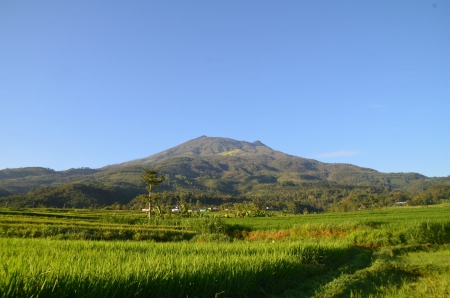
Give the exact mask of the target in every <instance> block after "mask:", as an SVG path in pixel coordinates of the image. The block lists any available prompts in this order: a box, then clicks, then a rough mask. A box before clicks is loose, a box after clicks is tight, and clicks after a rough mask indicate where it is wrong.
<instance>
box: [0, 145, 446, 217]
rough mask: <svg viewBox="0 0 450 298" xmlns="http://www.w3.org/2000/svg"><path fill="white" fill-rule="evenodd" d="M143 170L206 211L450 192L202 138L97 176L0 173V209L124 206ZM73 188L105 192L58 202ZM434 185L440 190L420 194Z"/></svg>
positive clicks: (421, 180)
mask: <svg viewBox="0 0 450 298" xmlns="http://www.w3.org/2000/svg"><path fill="white" fill-rule="evenodd" d="M142 166H149V167H157V166H163V167H164V173H165V174H166V181H165V182H164V183H163V184H161V185H160V188H159V190H160V191H161V192H167V193H169V194H170V196H171V199H170V200H169V199H168V196H166V202H167V204H176V202H177V201H178V199H179V197H180V196H181V195H182V194H186V193H189V198H188V199H190V198H191V199H192V200H194V201H197V200H200V201H201V202H202V203H203V204H214V205H220V204H226V203H230V202H231V203H233V202H237V201H239V202H242V201H253V200H255V199H258V200H260V201H261V202H269V201H270V202H271V204H273V205H275V206H279V207H281V208H282V209H283V208H284V209H286V210H288V209H290V210H291V211H292V210H294V212H297V213H298V212H299V210H295V209H296V208H290V207H289V206H288V204H287V203H288V202H292V201H295V202H297V203H296V204H302V205H304V206H305V207H304V208H307V209H308V211H309V212H320V211H324V210H325V211H350V210H358V209H373V208H378V207H381V206H390V205H393V204H394V203H396V202H405V201H406V202H408V203H409V204H413V205H414V204H415V205H424V204H435V203H438V202H441V201H444V200H448V191H447V190H442V188H443V186H447V187H448V186H449V185H450V178H449V177H446V178H427V177H425V176H423V175H420V174H417V173H389V174H387V173H380V172H377V171H375V170H372V169H367V168H361V167H357V166H354V165H349V164H326V163H321V162H318V161H316V160H312V159H305V158H300V157H296V156H291V155H287V154H284V153H282V152H279V151H275V150H272V149H271V148H269V147H267V146H265V145H264V144H262V143H261V142H259V141H257V142H254V143H249V142H240V141H235V140H231V139H224V138H208V137H205V136H203V137H200V138H197V139H194V140H191V141H189V142H186V143H184V144H181V145H179V146H176V147H174V148H171V149H168V150H166V151H164V152H161V153H158V154H155V155H153V156H150V157H147V158H144V159H138V160H135V161H132V162H126V163H123V164H118V165H112V166H107V167H104V168H101V169H96V170H94V169H89V168H81V169H70V170H67V171H61V172H58V171H53V170H51V169H44V168H22V169H5V170H1V171H0V198H1V199H0V206H1V204H5V203H6V202H16V206H32V204H33V202H34V203H35V204H43V205H45V206H61V203H63V201H62V197H61V195H67V199H66V202H64V203H65V204H66V206H68V205H70V206H86V207H88V206H92V205H94V206H103V205H108V206H109V205H112V204H113V203H115V202H119V203H120V204H121V205H123V204H126V203H129V202H130V201H131V200H132V199H133V198H135V197H136V196H137V195H139V194H142V193H145V192H146V191H145V186H144V185H143V184H142V181H141V176H142ZM75 184H78V185H89V186H93V187H95V188H100V189H104V190H107V191H104V192H101V191H93V190H89V189H78V190H72V191H69V190H62V189H61V191H59V192H60V195H57V194H56V192H58V191H57V190H56V189H57V188H61V187H62V188H70V187H71V186H70V185H75ZM436 184H439V185H441V186H440V187H441V190H439V191H435V190H433V191H430V192H429V194H426V195H425V194H423V192H424V191H426V190H427V189H428V188H429V187H431V186H432V185H436ZM43 187H46V188H43ZM35 189H40V190H35ZM32 190H35V191H34V193H33V196H34V195H35V194H37V198H35V197H32V196H30V195H29V194H28V195H26V197H23V196H13V197H11V196H10V195H18V194H27V193H29V192H30V191H32ZM93 192H96V193H97V195H93ZM44 193H45V194H44ZM8 196H10V197H8ZM163 200H164V199H163ZM169 201H170V202H169ZM19 202H20V203H19ZM64 203H63V204H64ZM283 204H284V205H283ZM261 207H262V206H261ZM291 207H292V206H291ZM304 208H303V209H302V210H304ZM302 212H303V211H302Z"/></svg>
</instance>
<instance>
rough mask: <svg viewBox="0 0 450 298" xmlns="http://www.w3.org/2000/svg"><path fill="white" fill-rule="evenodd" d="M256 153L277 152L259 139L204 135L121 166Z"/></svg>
mask: <svg viewBox="0 0 450 298" xmlns="http://www.w3.org/2000/svg"><path fill="white" fill-rule="evenodd" d="M254 154H257V155H261V154H264V155H275V154H277V153H276V152H275V151H273V150H272V149H270V148H269V147H267V146H266V145H264V144H263V143H262V142H261V141H259V140H258V141H254V142H253V143H250V142H247V141H237V140H234V139H230V138H222V137H208V136H205V135H203V136H200V137H198V138H195V139H192V140H189V141H187V142H185V143H182V144H180V145H178V146H175V147H172V148H170V149H167V150H164V151H162V152H160V153H157V154H154V155H151V156H148V157H146V158H141V159H136V160H133V161H130V162H126V163H122V164H120V166H128V165H138V164H139V165H142V164H149V163H155V162H159V161H162V160H164V159H167V158H173V157H191V158H193V157H211V156H249V155H254Z"/></svg>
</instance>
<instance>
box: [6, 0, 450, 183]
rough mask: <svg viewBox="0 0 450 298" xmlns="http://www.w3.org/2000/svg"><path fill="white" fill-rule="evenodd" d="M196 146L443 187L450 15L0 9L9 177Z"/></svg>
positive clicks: (311, 4)
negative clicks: (216, 140)
mask: <svg viewBox="0 0 450 298" xmlns="http://www.w3.org/2000/svg"><path fill="white" fill-rule="evenodd" d="M201 135H207V136H214V137H228V138H233V139H236V140H245V141H249V142H253V141H255V140H260V141H261V142H263V143H264V144H266V145H268V146H269V147H271V148H273V149H275V150H279V151H282V152H285V153H288V154H292V155H296V156H300V157H306V158H313V159H316V160H319V161H322V162H328V163H334V162H337V163H351V164H355V165H358V166H362V167H369V168H373V169H376V170H378V171H381V172H418V173H421V174H424V175H427V176H447V175H449V174H450V154H449V153H450V2H449V1H443V0H435V1H425V0H423V1H418V0H411V1H354V0H352V1H346V0H342V1H334V0H329V1H300V0H293V1H287V0H286V1H273V0H270V1H264V0H246V1H237V0H235V1H206V0H204V1H195V0H192V1H191V0H190V1H184V0H182V1H82V0H77V1H44V0H40V1H13V0H5V1H0V136H1V143H0V169H4V168H17V167H26V166H42V167H49V168H53V169H56V170H65V169H68V168H77V167H91V168H99V167H103V166H106V165H109V164H114V163H120V162H125V161H129V160H132V159H136V158H142V157H146V156H149V155H152V154H155V153H158V152H160V151H163V150H165V149H168V148H170V147H173V146H176V145H179V144H181V143H183V142H185V141H188V140H190V139H193V138H196V137H199V136H201Z"/></svg>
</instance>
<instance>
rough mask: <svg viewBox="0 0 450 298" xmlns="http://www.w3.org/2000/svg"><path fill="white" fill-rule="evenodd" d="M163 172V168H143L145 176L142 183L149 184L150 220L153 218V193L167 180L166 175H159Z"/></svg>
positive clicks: (143, 175)
mask: <svg viewBox="0 0 450 298" xmlns="http://www.w3.org/2000/svg"><path fill="white" fill-rule="evenodd" d="M160 170H161V167H159V168H157V169H153V168H149V169H146V168H143V169H142V171H143V174H142V182H144V183H145V184H147V187H146V189H147V191H148V217H149V218H150V217H151V216H152V193H153V190H154V188H155V187H157V186H158V185H159V184H160V183H162V182H164V181H165V180H166V175H164V174H162V175H159V172H160Z"/></svg>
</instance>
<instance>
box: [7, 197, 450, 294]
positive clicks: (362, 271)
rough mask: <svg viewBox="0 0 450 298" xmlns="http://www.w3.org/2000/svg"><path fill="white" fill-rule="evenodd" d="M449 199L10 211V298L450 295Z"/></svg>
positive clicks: (8, 261)
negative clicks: (180, 213) (324, 205)
mask: <svg viewBox="0 0 450 298" xmlns="http://www.w3.org/2000/svg"><path fill="white" fill-rule="evenodd" d="M449 212H450V207H449V206H445V205H441V206H440V207H433V208H431V207H428V208H427V207H422V208H403V207H402V208H390V209H385V210H375V211H361V212H354V213H330V214H312V215H302V216H283V215H281V214H279V215H277V216H273V217H263V218H224V217H223V216H222V215H221V214H219V213H214V214H213V213H211V214H210V216H209V217H203V218H178V217H171V218H165V219H152V220H150V221H149V220H148V219H147V218H146V217H145V214H142V213H138V212H131V211H105V210H74V209H15V210H13V209H0V260H1V263H2V266H0V296H2V297H370V296H372V297H423V296H427V297H446V296H448V295H449V290H450V261H449V260H450V258H449V252H450V249H449V246H448V245H449V244H450V217H449V216H448V215H449Z"/></svg>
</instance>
